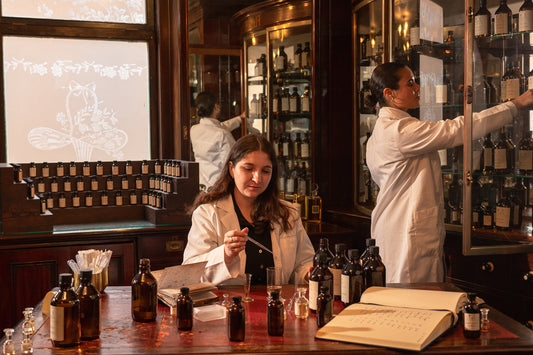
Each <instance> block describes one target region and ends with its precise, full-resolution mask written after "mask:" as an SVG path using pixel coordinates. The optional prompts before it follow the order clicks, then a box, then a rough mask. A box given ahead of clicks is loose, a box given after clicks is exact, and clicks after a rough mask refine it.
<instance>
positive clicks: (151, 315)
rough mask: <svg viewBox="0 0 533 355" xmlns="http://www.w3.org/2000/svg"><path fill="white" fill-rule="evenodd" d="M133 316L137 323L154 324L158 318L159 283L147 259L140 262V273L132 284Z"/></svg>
mask: <svg viewBox="0 0 533 355" xmlns="http://www.w3.org/2000/svg"><path fill="white" fill-rule="evenodd" d="M131 315H132V317H133V320H134V321H136V322H153V321H155V319H156V317H157V281H156V279H155V277H154V276H153V275H152V273H151V272H150V259H147V258H143V259H141V260H140V261H139V272H138V273H137V275H135V276H134V277H133V280H132V282H131Z"/></svg>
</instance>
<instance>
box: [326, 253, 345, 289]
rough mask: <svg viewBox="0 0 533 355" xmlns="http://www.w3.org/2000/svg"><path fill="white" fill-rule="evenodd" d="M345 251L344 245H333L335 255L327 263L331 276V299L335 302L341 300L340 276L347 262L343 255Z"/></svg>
mask: <svg viewBox="0 0 533 355" xmlns="http://www.w3.org/2000/svg"><path fill="white" fill-rule="evenodd" d="M345 251H346V244H345V243H337V244H335V255H334V256H333V259H331V262H330V263H329V271H331V274H332V275H333V299H335V300H340V299H341V274H342V270H343V269H344V266H345V265H346V262H347V260H346V256H345V255H344V253H345Z"/></svg>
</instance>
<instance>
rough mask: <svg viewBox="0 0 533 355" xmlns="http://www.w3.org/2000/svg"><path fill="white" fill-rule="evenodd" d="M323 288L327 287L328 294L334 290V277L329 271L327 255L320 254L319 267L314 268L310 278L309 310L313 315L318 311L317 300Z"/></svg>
mask: <svg viewBox="0 0 533 355" xmlns="http://www.w3.org/2000/svg"><path fill="white" fill-rule="evenodd" d="M322 286H326V287H327V288H328V290H329V291H328V292H331V290H332V289H333V275H332V274H331V271H329V268H328V260H327V255H326V254H320V256H319V259H318V261H317V265H316V266H315V267H313V271H311V275H310V276H309V310H311V312H312V313H316V311H317V307H318V306H317V298H318V293H319V290H320V288H321V287H322Z"/></svg>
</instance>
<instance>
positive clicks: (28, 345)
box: [2, 307, 35, 355]
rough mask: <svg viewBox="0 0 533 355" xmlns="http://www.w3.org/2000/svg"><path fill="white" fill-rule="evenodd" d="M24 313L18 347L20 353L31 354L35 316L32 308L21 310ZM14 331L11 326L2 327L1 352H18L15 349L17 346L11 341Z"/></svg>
mask: <svg viewBox="0 0 533 355" xmlns="http://www.w3.org/2000/svg"><path fill="white" fill-rule="evenodd" d="M22 314H23V315H24V320H23V321H22V340H21V341H20V345H19V349H20V354H33V341H32V337H33V334H34V333H35V318H34V316H33V308H32V307H27V308H25V309H24V311H22ZM14 332H15V330H14V329H12V328H6V329H4V334H5V341H4V343H3V344H2V354H9V355H11V354H16V353H19V352H17V351H16V348H17V346H16V345H15V343H14V341H13V333H14Z"/></svg>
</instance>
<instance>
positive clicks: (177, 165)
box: [176, 161, 181, 177]
mask: <svg viewBox="0 0 533 355" xmlns="http://www.w3.org/2000/svg"><path fill="white" fill-rule="evenodd" d="M176 177H181V161H178V162H176Z"/></svg>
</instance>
